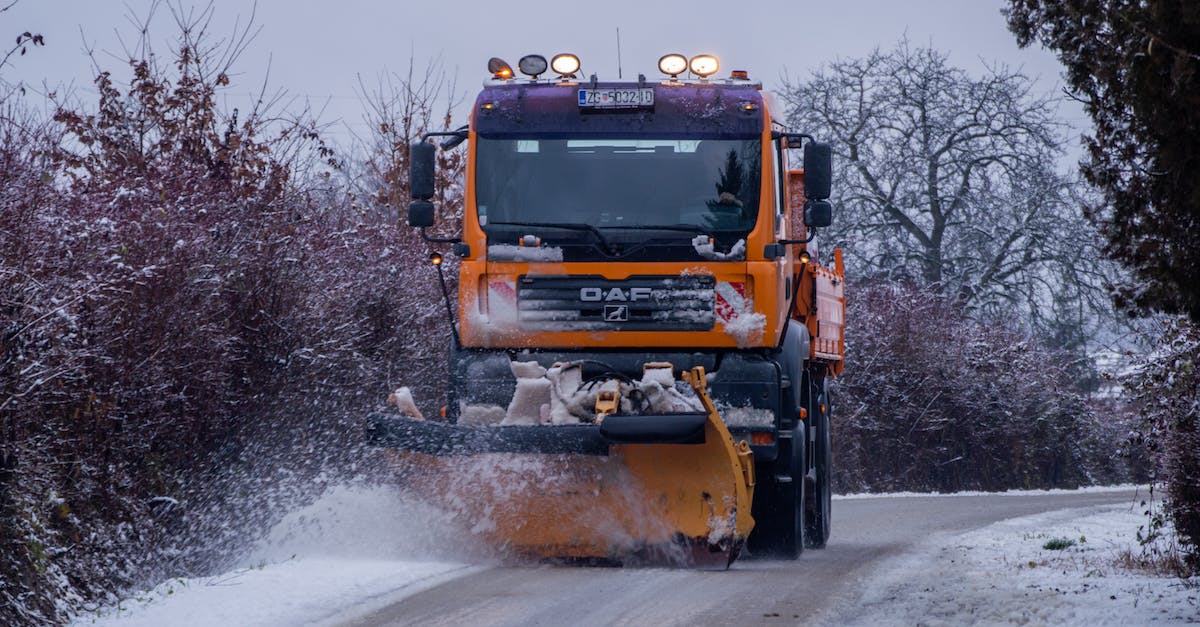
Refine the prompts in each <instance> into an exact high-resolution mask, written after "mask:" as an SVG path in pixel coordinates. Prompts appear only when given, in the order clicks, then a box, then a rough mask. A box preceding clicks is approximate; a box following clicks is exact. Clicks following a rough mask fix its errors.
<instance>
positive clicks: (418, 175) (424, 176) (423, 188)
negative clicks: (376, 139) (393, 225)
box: [408, 142, 807, 222]
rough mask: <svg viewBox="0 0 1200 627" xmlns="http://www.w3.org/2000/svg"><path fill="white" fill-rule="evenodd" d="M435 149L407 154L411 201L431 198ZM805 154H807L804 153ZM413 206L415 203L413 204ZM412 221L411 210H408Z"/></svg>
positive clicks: (424, 145) (419, 147) (416, 148)
mask: <svg viewBox="0 0 1200 627" xmlns="http://www.w3.org/2000/svg"><path fill="white" fill-rule="evenodd" d="M436 150H437V149H436V148H435V147H434V145H433V144H431V143H429V142H417V143H415V144H413V145H412V146H410V149H409V153H408V188H409V191H410V192H411V195H412V199H413V200H429V199H430V198H433V192H434V188H433V187H434V186H433V178H434V158H435V156H436V153H435V151H436ZM805 154H807V153H805ZM414 204H415V203H414ZM409 220H410V222H411V220H412V210H411V209H410V210H409Z"/></svg>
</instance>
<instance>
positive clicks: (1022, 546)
mask: <svg viewBox="0 0 1200 627" xmlns="http://www.w3.org/2000/svg"><path fill="white" fill-rule="evenodd" d="M1144 496H1145V493H1144V491H1143V492H1141V493H1137V492H1135V491H1134V490H1133V489H1121V490H1112V489H1098V490H1095V489H1094V490H1091V491H1083V492H1078V493H1072V492H1050V493H1017V494H1013V493H1009V494H1004V495H995V494H991V495H951V496H890V497H875V496H858V497H849V498H839V499H836V500H835V501H834V516H835V518H834V525H835V526H834V530H835V531H834V533H835V535H834V538H833V539H832V540H831V542H830V545H829V547H828V548H827V549H824V550H821V551H811V550H810V551H806V552H805V553H804V555H803V556H802V557H801V558H800V560H798V561H795V562H780V561H762V560H741V561H738V562H737V563H736V564H735V565H734V567H733V569H732V570H730V571H728V572H699V571H688V570H668V569H657V568H656V569H636V568H629V569H621V568H604V567H562V566H524V567H516V566H496V565H494V564H493V565H487V564H486V562H485V561H484V560H483V559H482V558H481V557H480V554H479V553H478V552H477V551H476V550H472V549H470V547H469V545H470V543H469V542H465V541H464V539H465V538H466V537H467V536H468V535H469V534H462V532H461V531H452V530H450V526H449V524H448V521H447V520H445V519H444V518H443V517H442V515H441V514H440V513H438V512H434V511H430V510H427V509H423V508H421V507H419V506H417V505H415V504H414V503H412V502H411V501H407V500H405V499H403V498H402V497H400V495H398V494H396V493H394V492H392V491H390V490H380V489H372V490H364V489H357V488H340V489H337V490H334V491H332V492H331V493H330V494H328V495H326V497H324V498H323V499H321V500H320V501H318V502H317V503H316V504H314V505H312V506H310V507H308V508H304V509H302V510H299V511H297V512H294V513H293V514H292V515H291V516H289V517H288V518H287V519H285V520H284V521H283V522H282V523H281V524H280V525H279V526H278V527H277V528H276V529H275V530H274V531H273V532H272V534H271V537H270V538H269V539H268V542H266V543H265V544H264V545H263V546H262V547H261V548H260V549H259V550H258V551H257V552H256V554H255V555H253V556H252V557H251V558H250V560H248V562H247V566H246V567H244V568H240V569H237V570H235V571H234V572H231V573H229V574H227V575H222V576H219V577H210V578H199V579H190V580H172V581H169V582H166V583H164V584H162V585H160V586H158V587H157V588H155V589H154V590H150V591H147V592H144V593H141V594H139V595H136V596H135V597H134V598H132V599H129V600H127V601H124V602H122V603H121V604H120V606H119V607H108V608H104V609H102V610H100V611H99V612H96V613H92V614H85V615H82V616H79V617H77V618H76V620H75V624H76V625H95V624H100V625H124V626H129V625H147V626H148V625H217V626H221V627H226V626H229V625H309V624H318V625H572V627H577V626H586V625H611V624H617V625H621V624H638V625H641V624H652V625H693V624H702V625H716V624H731V623H735V622H736V623H739V624H765V625H772V624H775V625H792V624H861V625H874V624H898V625H911V624H917V623H920V624H934V625H960V624H972V623H978V624H1007V623H1032V624H1089V625H1091V624H1097V625H1104V624H1113V625H1118V624H1144V623H1147V622H1152V621H1153V622H1154V623H1156V624H1160V623H1164V622H1165V623H1173V622H1184V621H1187V620H1188V619H1191V620H1193V621H1195V620H1200V589H1198V588H1192V589H1186V588H1183V587H1181V586H1179V585H1178V584H1177V583H1176V581H1175V580H1172V579H1164V578H1150V577H1145V576H1141V575H1136V574H1130V573H1123V572H1120V571H1118V570H1116V569H1113V568H1112V565H1111V563H1110V560H1111V556H1112V555H1114V554H1115V552H1116V550H1117V549H1118V547H1120V546H1127V545H1134V546H1136V545H1135V543H1134V541H1133V538H1132V535H1133V531H1134V530H1135V529H1136V528H1137V526H1138V525H1140V524H1143V523H1144V517H1142V515H1141V512H1142V509H1143V508H1142V507H1141V506H1140V505H1139V503H1140V501H1141V500H1142V498H1144ZM1055 537H1066V538H1072V539H1075V540H1076V541H1079V540H1083V539H1084V538H1086V540H1085V541H1083V542H1081V543H1079V544H1078V545H1077V546H1074V547H1071V548H1069V549H1067V550H1065V551H1059V552H1048V551H1046V550H1044V549H1042V545H1043V544H1044V543H1045V542H1046V540H1047V539H1049V538H1055ZM1031 562H1032V565H1031Z"/></svg>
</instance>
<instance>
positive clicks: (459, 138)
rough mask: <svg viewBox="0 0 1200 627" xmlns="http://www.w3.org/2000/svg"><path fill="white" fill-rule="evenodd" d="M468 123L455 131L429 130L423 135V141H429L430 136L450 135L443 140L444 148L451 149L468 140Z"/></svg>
mask: <svg viewBox="0 0 1200 627" xmlns="http://www.w3.org/2000/svg"><path fill="white" fill-rule="evenodd" d="M467 128H468V127H467V125H466V124H464V125H462V126H460V127H458V128H456V129H454V130H453V131H429V132H428V133H425V134H424V135H422V136H421V141H423V142H424V141H429V138H430V137H449V138H450V139H447V140H446V141H444V142H442V150H450V149H451V148H454V147H456V146H458V145H459V144H461V143H463V142H464V141H467V136H468V135H467Z"/></svg>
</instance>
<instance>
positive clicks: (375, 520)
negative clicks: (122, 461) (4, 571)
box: [74, 487, 483, 627]
mask: <svg viewBox="0 0 1200 627" xmlns="http://www.w3.org/2000/svg"><path fill="white" fill-rule="evenodd" d="M466 535H467V534H462V533H460V532H459V531H458V530H457V529H455V528H454V527H453V525H452V524H451V523H450V522H449V521H448V520H447V519H446V517H445V516H444V515H443V514H441V513H440V512H437V511H435V510H431V509H429V508H427V507H422V506H421V505H420V504H419V502H417V501H416V500H415V499H410V498H405V497H404V495H402V494H399V493H397V492H396V491H395V490H393V489H389V488H362V487H353V488H352V487H339V488H335V489H333V490H330V491H329V492H328V493H327V494H326V495H325V496H324V497H322V498H321V499H320V500H319V501H317V502H316V503H314V504H313V505H311V506H309V507H305V508H302V509H300V510H297V511H295V512H292V513H291V514H290V515H288V516H287V517H286V518H285V519H284V520H283V521H281V522H280V523H279V524H278V525H277V526H276V527H275V528H274V529H272V530H271V533H270V534H269V536H268V538H267V539H266V540H265V541H264V542H263V543H262V544H261V546H259V547H258V548H257V549H256V550H255V551H254V552H253V553H252V554H251V556H250V557H248V558H247V559H246V560H245V562H244V564H243V566H242V567H240V568H237V569H235V570H233V571H231V572H229V573H226V574H223V575H219V576H215V577H201V578H193V579H183V578H180V579H172V580H170V581H166V582H164V583H162V584H160V585H158V586H157V587H155V588H154V589H153V590H149V591H145V592H142V593H140V594H137V595H135V596H134V598H132V599H128V600H126V601H123V602H122V603H121V604H120V605H118V606H114V607H105V608H101V609H99V610H97V611H95V612H91V613H87V614H83V615H80V616H77V617H76V619H75V622H74V624H75V625H114V626H121V627H134V626H146V627H159V626H167V625H170V626H174V625H194V626H201V625H213V626H218V625H219V626H222V627H226V626H229V625H311V624H317V625H321V624H337V623H341V622H345V621H346V620H349V619H352V618H355V617H357V616H360V615H362V614H364V613H368V612H370V611H372V610H374V609H378V608H381V607H385V606H387V605H390V604H392V603H395V602H397V601H399V600H401V599H403V598H404V597H407V596H409V595H412V594H416V593H417V592H420V591H421V590H424V589H427V588H429V587H432V586H436V585H438V584H440V583H442V582H444V581H448V580H450V579H453V578H455V577H460V576H463V575H467V574H470V573H472V572H476V571H478V570H479V569H480V568H482V567H481V566H472V565H470V564H471V563H476V564H477V563H479V562H481V561H483V560H481V558H480V554H479V553H478V552H475V551H474V550H473V549H472V547H470V546H469V544H464V542H463V537H465V536H466ZM431 547H439V549H438V550H439V553H433V552H431ZM446 547H451V548H449V549H447V548H446Z"/></svg>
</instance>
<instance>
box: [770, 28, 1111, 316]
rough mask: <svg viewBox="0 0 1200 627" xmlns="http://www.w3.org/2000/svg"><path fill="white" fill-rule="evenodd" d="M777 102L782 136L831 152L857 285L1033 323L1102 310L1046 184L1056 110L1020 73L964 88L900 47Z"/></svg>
mask: <svg viewBox="0 0 1200 627" xmlns="http://www.w3.org/2000/svg"><path fill="white" fill-rule="evenodd" d="M784 97H785V99H786V102H787V104H788V105H789V109H788V116H789V122H790V123H791V124H792V126H793V127H795V128H797V129H802V130H804V131H807V132H811V133H813V134H814V135H817V136H819V137H821V138H828V139H829V140H831V141H832V142H833V144H834V150H835V152H836V154H837V156H838V157H839V159H838V162H839V163H838V167H839V170H838V185H837V186H836V189H837V190H838V192H837V193H838V194H839V196H838V197H837V198H835V200H836V201H837V202H838V206H839V208H840V209H839V211H840V213H839V215H838V217H837V219H836V221H835V222H836V224H835V226H834V234H835V236H836V239H839V240H841V243H842V245H844V246H846V247H848V248H849V249H850V252H851V253H852V254H851V255H848V259H849V260H850V263H851V270H852V271H853V272H854V273H855V274H858V275H859V276H872V277H886V278H892V279H911V280H917V281H920V282H921V283H923V284H925V285H928V286H930V287H932V288H933V289H934V290H935V291H936V292H938V293H942V294H947V295H957V296H958V297H959V298H960V299H961V300H962V302H963V303H964V304H965V305H966V306H968V307H970V308H972V309H974V310H976V311H983V312H988V311H1012V309H1013V308H1014V306H1016V307H1019V308H1020V309H1021V310H1022V311H1025V312H1028V313H1030V314H1032V315H1033V316H1034V319H1035V322H1037V321H1038V320H1039V319H1041V318H1054V317H1056V316H1059V315H1063V314H1064V312H1066V313H1070V312H1072V311H1084V312H1086V311H1087V310H1091V309H1092V308H1093V306H1101V305H1100V303H1101V301H1102V300H1103V299H1102V298H1100V297H1099V295H1100V291H1099V286H1100V283H1101V281H1100V279H1101V276H1100V273H1099V271H1098V265H1097V263H1096V261H1095V259H1096V255H1095V254H1094V252H1093V251H1094V244H1093V235H1092V233H1093V231H1092V230H1091V229H1090V227H1089V226H1088V225H1087V223H1086V221H1084V219H1083V218H1082V216H1081V215H1079V214H1078V212H1077V211H1076V210H1074V207H1076V206H1078V199H1077V198H1076V196H1075V195H1076V194H1077V193H1079V192H1078V191H1077V190H1078V186H1077V185H1076V183H1075V181H1073V180H1071V179H1070V178H1067V177H1065V176H1063V175H1061V174H1059V173H1058V171H1057V162H1058V159H1059V157H1060V156H1061V154H1062V149H1061V148H1060V144H1061V143H1062V137H1061V133H1060V126H1061V125H1060V124H1059V123H1058V122H1057V121H1056V120H1055V119H1054V117H1053V115H1054V110H1055V102H1054V100H1053V99H1052V98H1050V97H1049V96H1044V95H1037V94H1035V93H1034V92H1033V87H1032V83H1031V81H1030V80H1029V79H1028V78H1026V77H1025V76H1023V75H1022V74H1020V73H1019V72H1014V71H1011V70H1008V69H1006V68H1004V67H993V68H991V69H989V70H988V71H987V72H986V73H985V74H984V75H983V76H982V77H980V78H974V77H972V76H970V75H968V74H967V73H966V72H965V71H963V70H962V69H959V68H956V67H953V66H951V65H950V64H948V63H947V60H946V56H945V55H944V54H942V53H940V52H938V51H936V50H933V49H930V48H913V47H911V46H910V45H909V44H908V42H907V41H901V43H900V44H899V45H898V46H897V47H896V48H895V49H893V50H891V51H886V52H881V51H878V50H877V51H875V52H874V53H872V54H871V55H869V56H867V57H865V58H861V59H848V60H840V61H836V62H834V63H831V64H829V65H827V66H825V67H823V68H821V69H820V70H818V71H817V72H815V73H814V74H813V75H812V76H811V77H810V78H809V79H808V80H805V81H796V82H793V81H791V80H788V81H786V86H785V93H784ZM1084 317H1087V316H1086V313H1085V315H1084Z"/></svg>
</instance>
